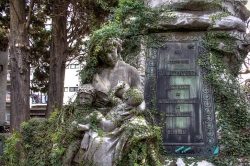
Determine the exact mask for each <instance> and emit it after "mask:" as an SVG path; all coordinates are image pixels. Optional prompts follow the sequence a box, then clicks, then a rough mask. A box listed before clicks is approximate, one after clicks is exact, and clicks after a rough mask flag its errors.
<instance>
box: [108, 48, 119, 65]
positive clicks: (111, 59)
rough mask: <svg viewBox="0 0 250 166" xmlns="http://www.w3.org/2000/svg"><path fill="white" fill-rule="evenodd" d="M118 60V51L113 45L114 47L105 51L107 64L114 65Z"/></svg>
mask: <svg viewBox="0 0 250 166" xmlns="http://www.w3.org/2000/svg"><path fill="white" fill-rule="evenodd" d="M117 61H118V53H117V48H116V47H114V49H113V50H112V51H111V52H109V53H107V62H108V64H109V65H111V66H114V65H115V64H116V63H117Z"/></svg>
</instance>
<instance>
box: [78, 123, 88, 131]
mask: <svg viewBox="0 0 250 166" xmlns="http://www.w3.org/2000/svg"><path fill="white" fill-rule="evenodd" d="M89 128H90V124H86V125H83V124H78V125H77V130H79V131H87V130H89Z"/></svg>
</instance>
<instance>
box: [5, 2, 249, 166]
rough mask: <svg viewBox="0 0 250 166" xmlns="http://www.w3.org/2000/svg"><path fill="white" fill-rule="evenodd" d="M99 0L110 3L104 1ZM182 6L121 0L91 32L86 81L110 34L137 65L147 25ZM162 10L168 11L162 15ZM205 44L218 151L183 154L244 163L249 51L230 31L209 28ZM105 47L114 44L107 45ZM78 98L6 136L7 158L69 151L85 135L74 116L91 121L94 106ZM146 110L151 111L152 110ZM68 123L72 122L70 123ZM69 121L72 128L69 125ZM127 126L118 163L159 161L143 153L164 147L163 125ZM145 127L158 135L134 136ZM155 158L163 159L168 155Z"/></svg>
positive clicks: (52, 157)
mask: <svg viewBox="0 0 250 166" xmlns="http://www.w3.org/2000/svg"><path fill="white" fill-rule="evenodd" d="M220 2H221V1H214V3H215V4H217V9H221V10H222V11H224V12H225V10H224V8H222V7H221V6H220V5H219V4H220ZM99 3H101V4H102V5H103V6H105V7H107V3H105V1H100V2H99ZM183 6H184V4H183ZM180 8H181V7H175V8H172V9H164V10H163V9H151V8H150V7H148V6H147V5H145V4H143V3H142V2H141V1H132V0H120V1H119V7H118V8H117V9H115V10H114V14H113V15H111V16H110V18H109V19H110V20H109V23H108V24H106V25H103V26H102V28H101V29H99V30H97V31H95V32H94V33H93V35H92V37H91V38H90V43H91V44H90V46H89V56H88V58H87V65H86V67H85V69H84V71H83V72H82V73H81V76H82V83H90V82H91V81H92V76H93V75H94V74H95V73H96V72H98V71H99V69H98V67H99V66H102V64H101V61H100V58H99V56H102V54H105V53H106V52H103V50H102V49H101V47H103V46H107V47H109V46H112V45H106V44H107V43H106V41H107V40H108V39H110V38H120V39H122V40H123V41H124V43H123V49H124V50H123V52H122V58H123V59H124V60H125V61H126V62H127V63H129V64H131V65H134V66H135V67H137V64H138V61H137V59H136V58H137V57H136V55H138V53H139V51H140V44H141V42H143V39H145V38H146V37H147V35H148V34H149V29H150V28H152V29H157V28H158V27H157V26H158V24H157V23H158V21H159V20H163V19H164V20H165V21H172V20H173V19H175V18H176V16H175V15H174V14H173V13H172V12H171V11H172V10H176V9H180ZM204 10H205V9H204ZM160 13H164V14H165V15H160ZM229 14H230V13H226V12H225V13H223V14H220V15H214V16H213V17H212V19H213V20H220V19H221V18H222V17H225V16H227V15H229ZM144 44H146V43H144ZM149 44H150V43H149ZM221 44H223V45H221ZM204 45H205V47H206V49H207V53H206V54H204V55H203V56H202V57H200V58H199V59H197V62H198V64H199V65H200V66H202V67H204V68H206V69H207V70H208V74H207V75H206V78H205V79H206V81H208V82H209V83H211V85H212V86H213V88H214V101H215V110H216V119H217V128H218V133H219V135H218V137H219V138H218V139H219V146H220V153H219V155H218V156H215V157H213V158H202V157H194V158H189V159H187V158H184V161H185V162H186V163H192V162H198V161H200V160H203V159H204V160H208V161H210V162H212V163H214V164H215V165H219V166H223V165H225V166H227V165H228V164H229V163H230V165H237V164H239V163H240V161H239V160H238V159H241V160H242V161H241V163H244V161H247V162H249V160H250V158H249V156H250V152H249V151H248V149H250V116H249V112H248V109H249V108H248V107H249V106H248V103H247V100H246V97H245V95H244V94H243V93H242V91H241V89H240V86H239V83H238V80H237V74H238V72H239V70H240V66H241V63H242V61H243V60H244V58H245V55H246V54H247V53H246V52H244V51H240V50H238V48H237V44H236V39H235V38H234V37H232V36H230V35H229V34H228V33H226V32H218V31H210V30H209V28H208V31H207V33H206V35H205V37H204ZM105 50H110V49H109V48H106V49H105ZM237 50H238V51H237ZM208 66H209V67H208ZM153 102H154V101H153ZM75 104H76V103H72V105H70V106H68V107H67V108H65V109H64V110H60V111H58V110H57V111H55V112H54V113H53V114H52V116H51V117H50V118H49V119H46V120H45V121H43V122H40V121H38V120H36V119H31V120H30V121H29V122H26V123H24V124H23V125H22V129H23V130H22V132H21V133H14V134H13V135H12V137H11V138H10V139H8V140H7V141H6V147H5V152H4V158H5V164H6V165H15V164H16V165H25V164H26V163H28V164H29V165H34V164H37V165H61V164H62V163H61V160H62V155H63V154H64V153H65V151H66V148H67V147H68V146H69V145H70V143H71V142H72V141H74V140H76V139H79V138H81V136H79V133H77V130H76V129H75V127H74V126H73V125H72V121H74V120H75V121H77V122H78V123H87V122H86V121H85V120H84V118H83V116H82V115H86V114H88V113H89V112H91V109H90V108H78V107H77V106H75ZM146 116H151V115H150V113H149V112H148V113H146ZM147 118H148V117H147ZM149 119H150V118H149ZM68 126H70V127H69V128H68ZM71 127H72V128H73V130H72V129H70V128H71ZM126 132H127V134H128V135H129V134H131V135H133V136H131V137H132V138H133V139H131V140H130V142H129V144H130V146H129V147H132V148H130V149H126V151H124V153H123V157H122V160H121V161H119V163H120V165H149V166H150V165H155V164H156V163H152V161H146V160H143V159H144V158H146V157H145V156H146V155H148V153H147V151H146V150H148V149H152V148H155V149H152V150H156V151H157V150H158V149H160V148H162V147H159V144H160V143H161V138H160V135H161V134H160V132H161V128H155V131H154V132H152V130H151V129H149V128H143V127H142V130H141V131H138V130H136V126H133V125H130V126H129V130H127V131H126ZM144 133H149V135H151V136H152V137H151V138H152V139H154V140H143V141H144V142H143V141H141V140H140V141H138V140H136V138H137V137H134V136H142V135H143V134H144ZM138 138H139V137H138ZM152 141H155V142H156V144H155V146H154V147H150V146H151V145H150V144H149V142H152ZM16 146H18V147H19V151H16V149H15V147H16ZM20 156H22V161H21V162H20V160H18V159H19V157H20ZM151 158H154V156H151ZM167 158H168V159H172V160H175V159H176V158H175V157H171V156H168V155H165V156H163V160H165V159H167ZM18 162H19V163H18ZM157 164H158V165H161V164H164V161H163V162H162V163H157Z"/></svg>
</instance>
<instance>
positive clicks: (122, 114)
mask: <svg viewBox="0 0 250 166" xmlns="http://www.w3.org/2000/svg"><path fill="white" fill-rule="evenodd" d="M130 114H131V112H130V111H127V112H124V113H121V116H127V115H130Z"/></svg>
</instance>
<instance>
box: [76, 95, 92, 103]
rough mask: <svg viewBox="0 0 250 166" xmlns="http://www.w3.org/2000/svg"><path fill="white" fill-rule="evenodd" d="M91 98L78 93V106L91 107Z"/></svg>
mask: <svg viewBox="0 0 250 166" xmlns="http://www.w3.org/2000/svg"><path fill="white" fill-rule="evenodd" d="M93 99H94V98H93V96H92V95H91V94H88V93H80V95H79V102H80V105H91V104H92V103H93Z"/></svg>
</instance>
